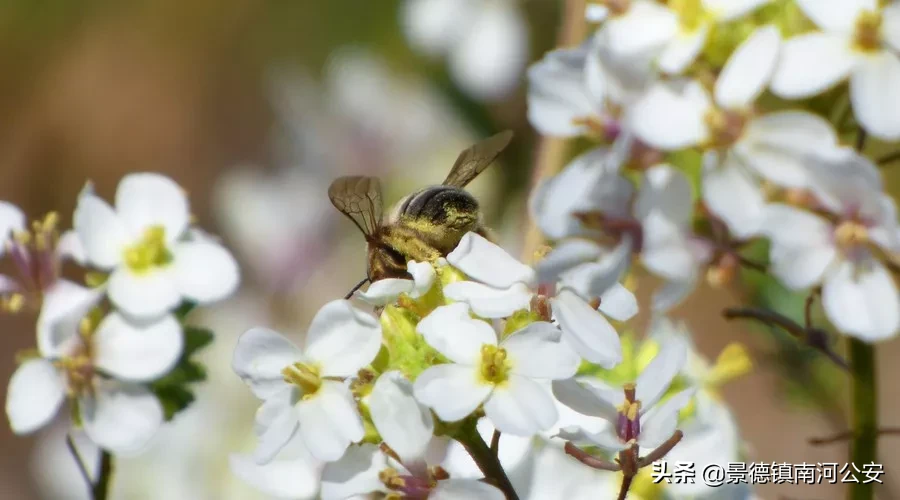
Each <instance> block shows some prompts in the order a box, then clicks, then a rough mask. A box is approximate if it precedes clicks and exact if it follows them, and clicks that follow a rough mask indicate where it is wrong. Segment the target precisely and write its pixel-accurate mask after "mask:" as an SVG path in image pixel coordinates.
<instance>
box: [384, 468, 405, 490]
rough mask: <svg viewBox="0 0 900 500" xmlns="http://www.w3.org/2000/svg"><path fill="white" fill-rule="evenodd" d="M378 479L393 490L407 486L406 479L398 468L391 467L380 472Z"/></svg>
mask: <svg viewBox="0 0 900 500" xmlns="http://www.w3.org/2000/svg"><path fill="white" fill-rule="evenodd" d="M378 480H379V481H381V482H382V484H384V485H385V486H387V487H388V488H390V489H392V490H397V489H400V488H402V487H404V486H406V481H404V480H403V478H402V477H400V474H399V473H398V472H397V470H396V469H392V468H390V467H388V468H387V469H384V470H382V471H381V472H379V473H378Z"/></svg>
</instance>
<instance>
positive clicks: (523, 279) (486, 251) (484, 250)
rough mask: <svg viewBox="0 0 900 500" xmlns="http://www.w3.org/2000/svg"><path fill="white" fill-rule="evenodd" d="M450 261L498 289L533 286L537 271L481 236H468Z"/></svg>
mask: <svg viewBox="0 0 900 500" xmlns="http://www.w3.org/2000/svg"><path fill="white" fill-rule="evenodd" d="M447 262H449V263H450V264H451V265H453V267H455V268H457V269H459V270H460V271H462V272H464V273H466V275H468V276H469V277H471V278H472V279H474V280H477V281H480V282H482V283H484V284H486V285H490V286H492V287H495V288H509V287H510V286H512V285H513V284H515V283H531V281H532V280H533V279H534V271H533V270H532V269H531V268H530V267H528V266H526V265H525V264H522V263H521V262H519V261H518V260H516V259H515V258H514V257H513V256H511V255H509V254H508V253H507V252H506V250H504V249H502V248H500V247H499V246H497V245H495V244H494V243H491V242H490V241H488V240H487V239H485V238H484V237H483V236H481V235H479V234H477V233H466V235H465V236H463V237H462V239H461V240H460V241H459V245H457V247H456V248H455V249H454V250H453V251H452V252H450V253H449V254H448V255H447Z"/></svg>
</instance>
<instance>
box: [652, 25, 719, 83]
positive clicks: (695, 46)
mask: <svg viewBox="0 0 900 500" xmlns="http://www.w3.org/2000/svg"><path fill="white" fill-rule="evenodd" d="M708 35H709V23H703V24H702V25H700V26H698V27H697V29H695V30H693V31H690V32H685V31H679V32H678V33H677V34H676V35H675V37H674V38H672V40H671V41H670V42H669V43H668V44H667V45H666V47H665V48H664V49H663V51H662V53H660V55H659V58H658V59H657V60H656V63H657V64H658V65H659V69H661V70H663V72H665V73H668V74H670V75H678V74H681V73H682V72H683V71H684V70H685V69H687V67H688V66H690V65H691V63H693V62H694V60H695V59H697V55H698V54H700V51H701V50H703V45H704V44H705V43H706V37H707V36H708Z"/></svg>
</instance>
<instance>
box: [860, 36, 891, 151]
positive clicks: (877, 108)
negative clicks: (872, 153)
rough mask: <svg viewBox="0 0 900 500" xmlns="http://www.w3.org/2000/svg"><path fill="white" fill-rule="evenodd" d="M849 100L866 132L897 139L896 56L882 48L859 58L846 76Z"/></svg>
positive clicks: (888, 138) (879, 136) (886, 138)
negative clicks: (848, 79) (851, 72)
mask: <svg viewBox="0 0 900 500" xmlns="http://www.w3.org/2000/svg"><path fill="white" fill-rule="evenodd" d="M850 101H851V102H852V103H853V113H854V114H856V117H857V118H858V119H859V122H860V123H861V124H862V126H863V127H864V128H865V129H866V131H867V132H869V133H870V134H872V135H873V136H874V137H877V138H879V139H882V140H885V141H894V140H897V139H900V57H898V56H897V54H894V53H891V52H888V51H882V52H880V53H878V54H873V55H870V56H868V57H866V58H865V59H863V61H862V62H861V63H860V64H859V66H857V68H856V70H855V71H854V72H853V75H852V76H851V78H850Z"/></svg>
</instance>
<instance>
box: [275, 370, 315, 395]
mask: <svg viewBox="0 0 900 500" xmlns="http://www.w3.org/2000/svg"><path fill="white" fill-rule="evenodd" d="M281 375H282V376H283V377H284V381H285V382H287V383H289V384H294V385H296V386H297V387H299V388H300V389H301V390H302V391H303V398H304V399H305V398H308V397H310V396H312V395H314V394H315V393H316V392H317V391H318V390H319V387H322V377H320V376H319V369H318V368H317V367H315V366H310V365H307V364H304V363H299V362H298V363H294V364H292V365H290V366H287V367H285V368H284V369H283V370H281Z"/></svg>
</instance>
